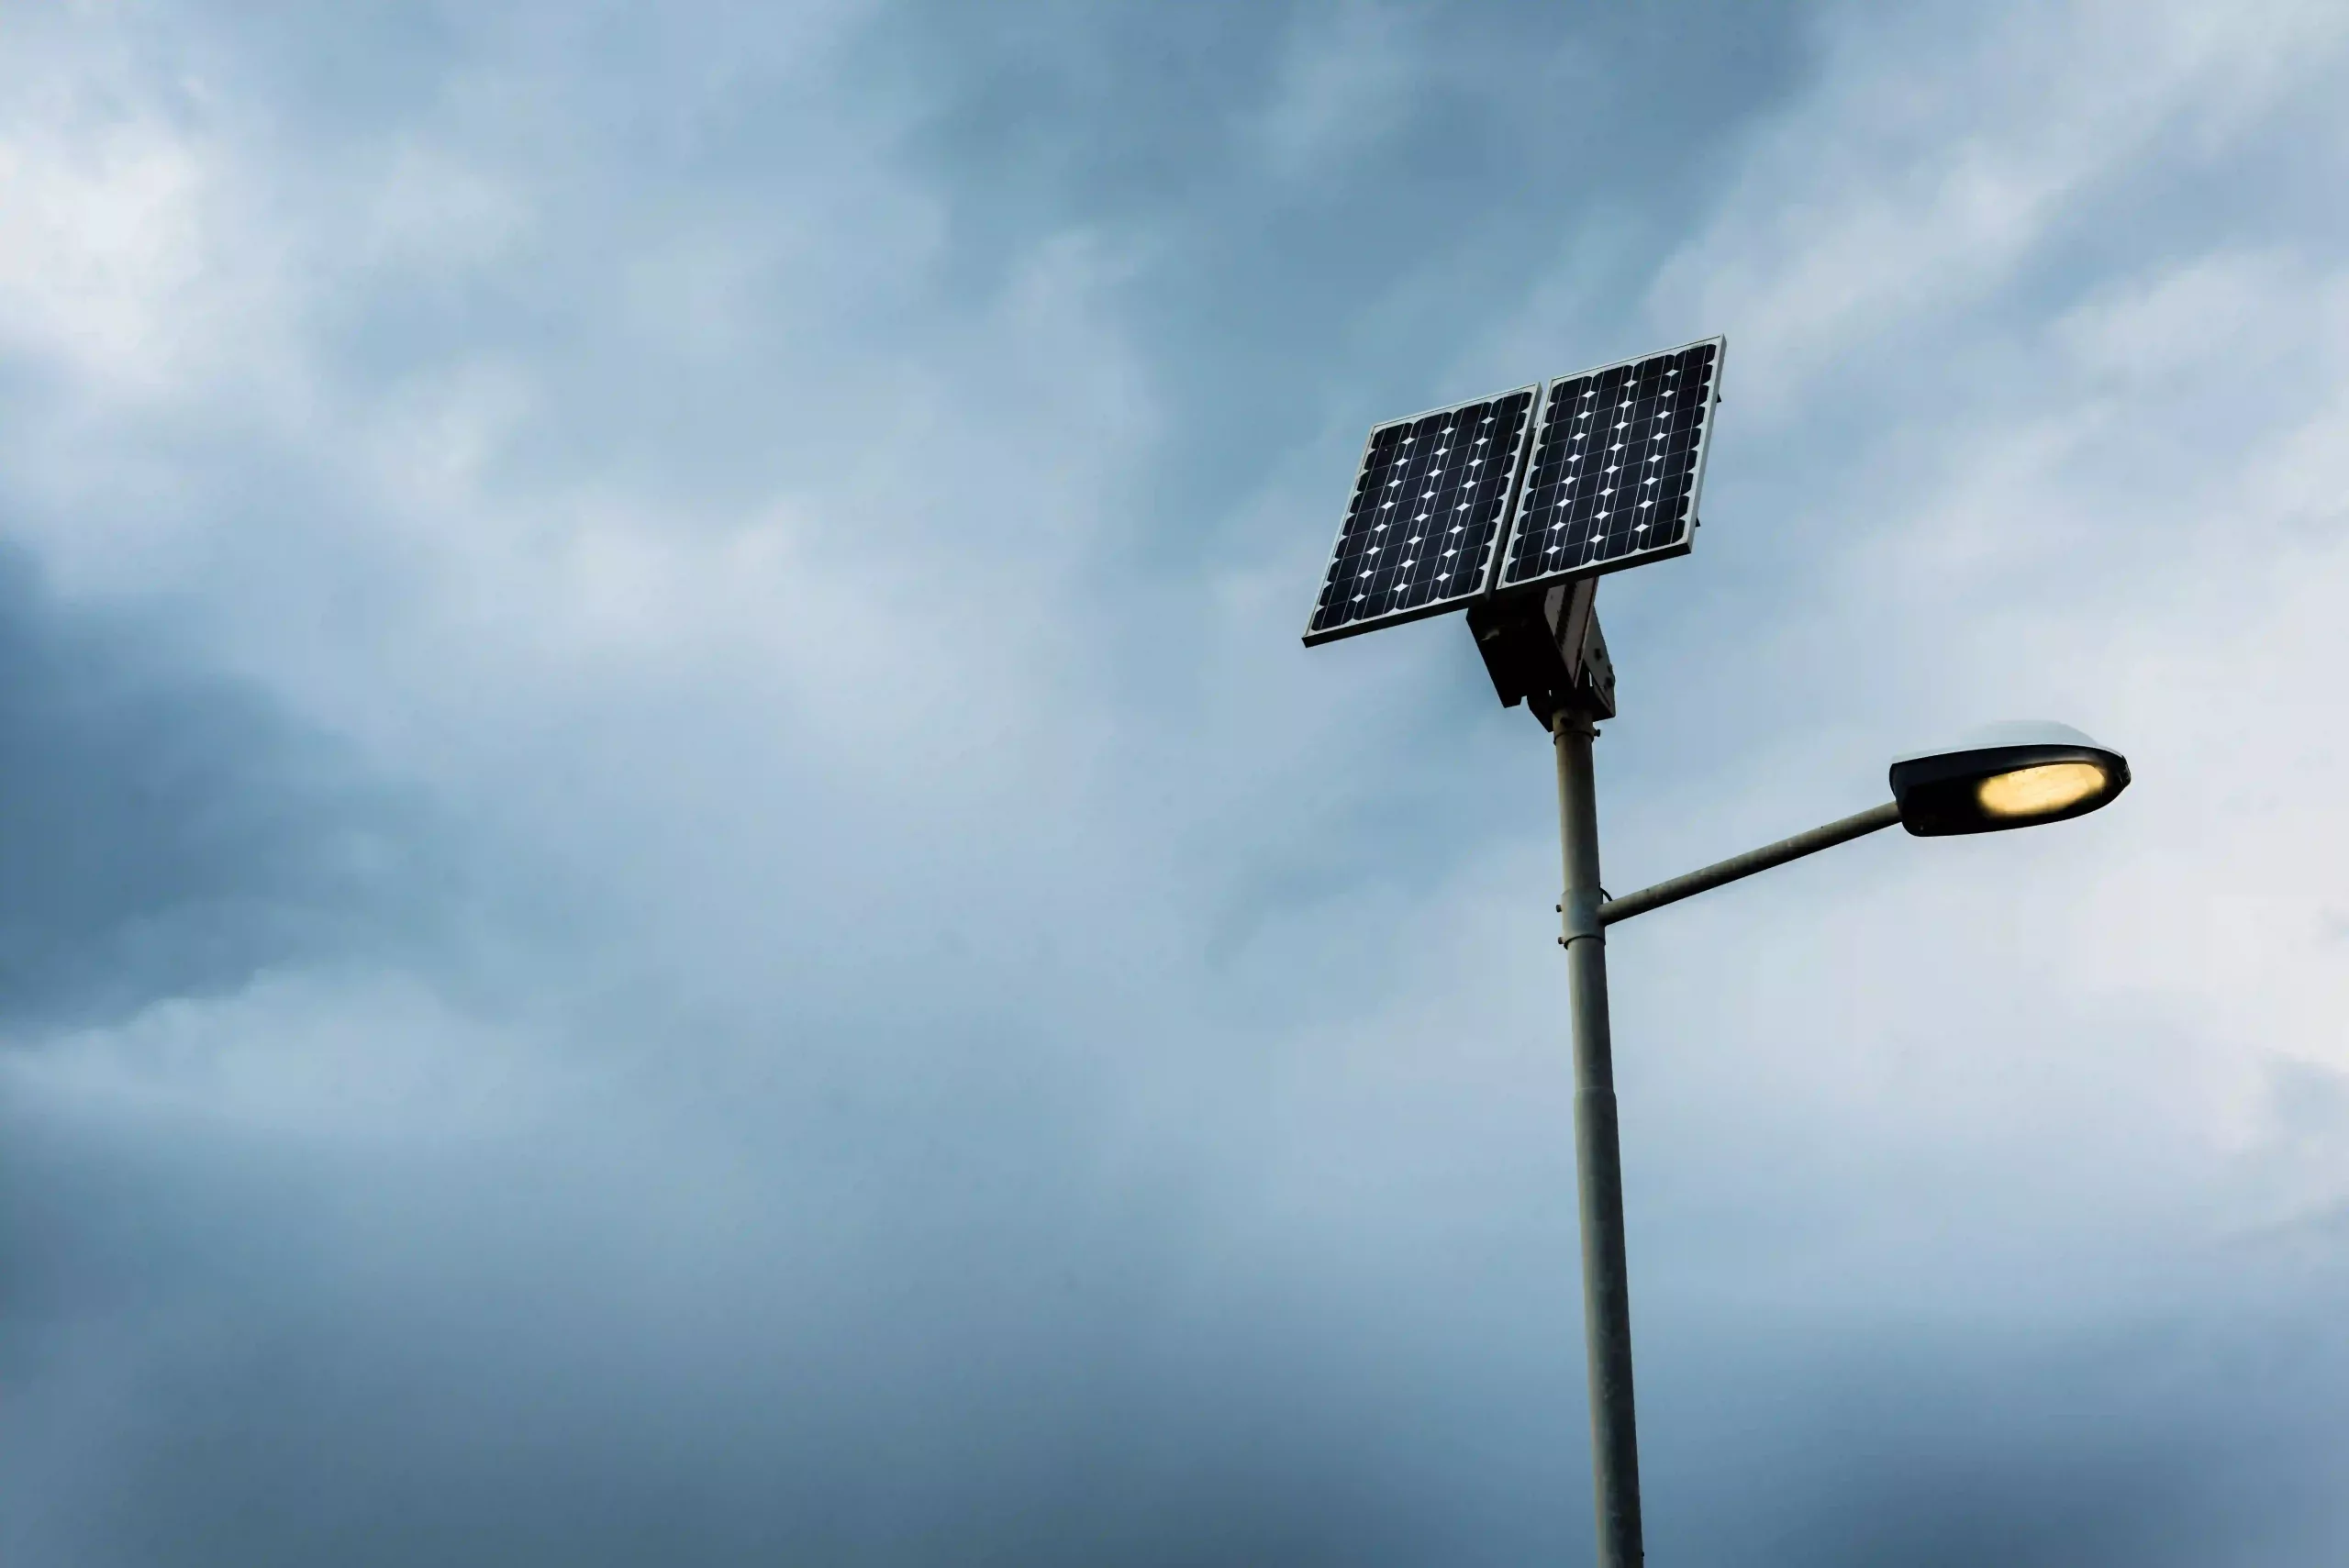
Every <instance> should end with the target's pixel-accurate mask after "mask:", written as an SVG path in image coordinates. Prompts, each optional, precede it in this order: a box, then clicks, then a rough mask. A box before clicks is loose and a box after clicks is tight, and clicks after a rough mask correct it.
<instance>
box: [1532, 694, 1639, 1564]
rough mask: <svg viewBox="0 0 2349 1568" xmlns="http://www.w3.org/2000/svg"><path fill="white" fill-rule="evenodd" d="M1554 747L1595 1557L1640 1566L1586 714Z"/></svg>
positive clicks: (1565, 725) (1572, 712)
mask: <svg viewBox="0 0 2349 1568" xmlns="http://www.w3.org/2000/svg"><path fill="white" fill-rule="evenodd" d="M1550 722H1551V736H1552V739H1553V740H1554V741H1555V742H1556V745H1557V751H1558V828H1559V836H1560V838H1561V840H1563V842H1564V851H1565V868H1566V892H1565V897H1564V899H1562V900H1561V901H1560V904H1559V908H1560V912H1561V913H1562V914H1563V915H1564V917H1565V930H1564V937H1563V939H1562V940H1564V943H1565V949H1566V995H1567V1005H1568V1007H1569V1009H1570V1010H1571V1012H1572V1014H1573V1019H1574V1045H1575V1176H1576V1182H1577V1185H1578V1186H1579V1188H1580V1192H1581V1200H1582V1306H1583V1339H1584V1344H1585V1347H1586V1351H1587V1353H1588V1357H1589V1366H1590V1458H1591V1471H1592V1480H1593V1484H1594V1486H1595V1489H1596V1491H1597V1494H1598V1568H1641V1563H1642V1559H1643V1558H1644V1557H1645V1555H1646V1551H1645V1548H1644V1547H1643V1545H1642V1540H1641V1535H1640V1445H1639V1433H1638V1429H1637V1425H1636V1423H1635V1421H1634V1418H1633V1415H1632V1400H1631V1284H1630V1279H1629V1277H1628V1270H1627V1268H1626V1265H1625V1262H1624V1257H1623V1161H1622V1152H1621V1149H1620V1144H1619V1142H1618V1140H1617V1137H1616V1130H1615V1064H1614V1049H1613V1044H1612V1042H1611V1041H1610V1040H1609V1037H1608V1029H1607V938H1606V933H1605V928H1604V927H1603V925H1602V924H1601V923H1600V921H1599V917H1598V908H1599V905H1600V903H1601V901H1602V895H1601V894H1600V892H1599V887H1598V798H1597V795H1596V792H1595V791H1594V789H1593V787H1592V784H1591V772H1590V743H1591V741H1592V740H1595V739H1596V738H1597V736H1598V728H1597V726H1596V725H1595V724H1594V722H1593V721H1592V717H1591V716H1590V714H1589V713H1588V712H1586V711H1584V710H1582V709H1580V708H1576V707H1573V706H1562V707H1560V708H1559V710H1558V711H1557V712H1556V713H1554V714H1553V715H1552V716H1551V721H1550Z"/></svg>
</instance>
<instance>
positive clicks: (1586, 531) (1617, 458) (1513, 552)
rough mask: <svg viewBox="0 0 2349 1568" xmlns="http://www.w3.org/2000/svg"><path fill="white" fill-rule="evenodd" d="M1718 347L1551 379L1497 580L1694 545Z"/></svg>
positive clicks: (1682, 551) (1706, 344)
mask: <svg viewBox="0 0 2349 1568" xmlns="http://www.w3.org/2000/svg"><path fill="white" fill-rule="evenodd" d="M1722 348H1723V343H1722V340H1721V339H1719V338H1713V339H1707V340H1706V341H1703V342H1699V343H1691V344H1689V345H1688V346H1687V347H1686V348H1681V349H1674V350H1669V351H1667V352H1664V353H1661V354H1651V355H1649V356H1647V357H1646V358H1644V359H1638V360H1626V361H1623V362H1622V363H1620V364H1613V365H1603V366H1601V367H1599V368H1598V369H1597V370H1591V371H1584V372H1582V373H1580V374H1578V375H1570V376H1564V377H1561V378H1559V379H1558V380H1556V381H1553V382H1552V383H1551V384H1550V385H1549V388H1548V394H1547V395H1546V396H1545V397H1544V398H1543V400H1542V423H1541V429H1540V433H1539V435H1538V436H1537V437H1536V439H1535V444H1534V449H1533V458H1532V462H1531V464H1530V465H1529V466H1528V468H1527V471H1526V475H1525V485H1524V488H1523V490H1522V491H1521V492H1520V495H1519V498H1518V502H1517V507H1516V514H1515V517H1514V518H1513V519H1512V527H1511V532H1510V536H1509V544H1508V553H1507V555H1506V556H1505V557H1504V559H1503V560H1502V562H1501V569H1500V572H1499V573H1498V576H1497V579H1496V581H1495V583H1494V587H1495V588H1496V589H1497V590H1516V589H1525V588H1537V587H1541V586H1542V585H1544V584H1550V583H1556V582H1563V581H1565V580H1567V579H1569V578H1575V577H1593V576H1597V575H1598V573H1602V572H1615V571H1620V570H1621V569H1622V568H1624V567H1626V566H1636V565H1639V564H1640V563H1641V562H1645V561H1653V560H1656V559H1659V558H1661V557H1664V556H1671V555H1686V554H1687V552H1688V549H1689V539H1690V535H1691V534H1692V533H1693V532H1694V530H1695V528H1696V526H1697V491H1698V486H1699V485H1700V484H1702V483H1703V480H1704V473H1705V443H1706V438H1707V437H1708V436H1709V434H1710V431H1711V428H1712V418H1711V416H1712V408H1713V403H1714V400H1715V399H1714V395H1715V389H1716V387H1717V385H1718V383H1719V379H1720V356H1721V350H1722Z"/></svg>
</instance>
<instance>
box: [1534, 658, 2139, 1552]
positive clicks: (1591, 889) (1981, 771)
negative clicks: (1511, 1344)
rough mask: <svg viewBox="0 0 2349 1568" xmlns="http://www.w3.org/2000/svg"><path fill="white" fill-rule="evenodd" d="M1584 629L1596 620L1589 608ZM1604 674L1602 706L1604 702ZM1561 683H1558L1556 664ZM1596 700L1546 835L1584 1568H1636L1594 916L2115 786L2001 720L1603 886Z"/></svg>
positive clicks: (2086, 755) (2107, 763)
mask: <svg viewBox="0 0 2349 1568" xmlns="http://www.w3.org/2000/svg"><path fill="white" fill-rule="evenodd" d="M1591 624H1592V627H1593V628H1594V635H1595V628H1596V625H1597V622H1596V618H1595V617H1594V618H1593V619H1592V622H1591ZM1612 676H1613V672H1612V670H1611V668H1610V669H1609V672H1608V685H1607V690H1606V696H1605V703H1606V712H1607V713H1608V715H1609V716H1611V715H1612V712H1613V702H1614V693H1613V680H1612ZM1565 686H1566V689H1567V690H1569V691H1572V689H1573V678H1572V675H1571V673H1568V678H1567V680H1566V682H1565ZM1598 717H1599V712H1598V708H1597V707H1596V706H1594V705H1593V704H1592V703H1591V702H1590V701H1589V700H1587V699H1585V700H1581V701H1577V700H1575V698H1574V697H1573V696H1569V697H1568V698H1567V700H1564V701H1562V702H1560V703H1559V704H1558V706H1556V707H1555V708H1554V709H1553V711H1552V713H1551V716H1550V726H1549V728H1550V732H1551V739H1552V742H1553V745H1554V746H1555V748H1556V750H1557V755H1558V837H1559V840H1560V844H1561V846H1562V848H1563V850H1564V861H1565V895H1564V897H1563V898H1561V899H1560V900H1559V901H1558V911H1559V914H1560V916H1561V917H1562V918H1563V924H1564V929H1563V931H1562V933H1561V935H1560V937H1559V939H1558V940H1560V941H1561V942H1562V943H1563V944H1564V947H1565V950H1566V998H1567V1001H1566V1005H1567V1010H1568V1013H1569V1016H1570V1018H1571V1019H1572V1028H1573V1032H1574V1067H1575V1180H1576V1185H1577V1187H1578V1188H1579V1190H1580V1194H1581V1205H1580V1207H1581V1218H1582V1300H1583V1343H1584V1352H1585V1355H1586V1358H1587V1361H1588V1363H1589V1379H1590V1462H1591V1473H1592V1485H1593V1489H1594V1491H1595V1493H1596V1495H1597V1496H1596V1499H1595V1501H1596V1509H1597V1515H1598V1568H1640V1564H1641V1562H1642V1560H1643V1558H1644V1557H1645V1546H1644V1544H1643V1536H1642V1529H1641V1523H1640V1456H1639V1423H1638V1418H1637V1413H1636V1409H1635V1405H1634V1401H1633V1398H1632V1387H1631V1280H1630V1271H1629V1267H1628V1265H1627V1262H1626V1260H1625V1254H1624V1245H1623V1169H1622V1146H1621V1141H1620V1138H1619V1136H1618V1134H1617V1130H1616V1119H1615V1068H1614V1037H1613V1035H1612V1033H1611V1031H1610V1029H1609V1023H1608V1017H1607V928H1608V927H1609V926H1612V925H1615V924H1617V923H1618V922H1620V921H1623V920H1628V919H1630V918H1631V917H1632V916H1634V915H1642V914H1645V913H1647V912H1648V911H1649V910H1651V909H1657V908H1661V907H1663V906H1664V905H1667V904H1675V903H1677V902H1679V901H1680V900H1681V899H1683V898H1687V897H1690V896H1692V895H1696V894H1698V893H1703V892H1705V891H1707V890H1708V889H1710V888H1715V887H1720V886H1721V885H1722V884H1726V883H1731V882H1736V881H1739V880H1741V879H1742V878H1744V877H1748V876H1752V875H1753V874H1754V873H1757V872H1764V871H1768V870H1769V869H1770V868H1772V867H1773V866H1779V865H1784V864H1785V863H1786V862H1788V861H1791V860H1798V859H1800V858H1801V857H1803V856H1805V855H1811V854H1816V853H1818V852H1819V851H1821V850H1826V849H1832V848H1833V847H1834V846H1835V845H1837V844H1842V843H1848V842H1850V841H1851V840H1854V839H1857V838H1861V837H1864V836H1865V835H1866V834H1869V833H1873V832H1876V831H1877V830H1878V829H1879V828H1889V827H1891V826H1892V825H1893V824H1894V823H1896V822H1898V823H1902V824H1903V825H1904V826H1906V827H1907V828H1908V829H1909V832H1911V833H1912V834H1915V835H1917V836H1919V837H1927V838H1933V837H1943V836H1947V835H1951V834H1959V833H1994V832H2001V831H2005V830H2007V829H2009V828H2029V827H2035V826H2037V825H2038V824H2040V823H2043V822H2054V821H2061V820H2063V819H2064V818H2065V817H2077V816H2081V815H2083V814H2085V813H2087V812H2090V811H2094V810H2096V809H2097V808H2098V807H2099V806H2104V805H2107V804H2108V803H2110V801H2111V800H2112V798H2113V797H2114V796H2115V795H2119V794H2120V793H2121V791H2122V790H2123V789H2126V788H2127V787H2128V784H2129V764H2128V762H2127V761H2126V760H2125V759H2124V758H2122V757H2121V754H2120V753H2119V752H2117V751H2110V750H2108V749H2106V748H2104V747H2101V746H2099V745H2097V744H2096V742H2094V741H2092V740H2089V739H2088V738H2087V736H2085V735H2082V734H2081V733H2080V732H2079V731H2077V730H2076V729H2072V728H2068V727H2066V726H2063V725H2056V724H2019V725H2001V726H1998V727H1995V728H1993V729H1992V730H1990V731H1988V732H1987V733H1985V734H1982V735H1979V736H1976V737H1975V738H1974V739H1973V740H1970V741H1968V742H1966V743H1964V744H1961V745H1959V746H1957V747H1954V748H1952V749H1950V750H1947V751H1929V752H1923V753H1920V754H1919V755H1916V756H1912V757H1904V758H1902V759H1901V760H1900V761H1898V762H1895V763H1894V764H1893V765H1892V787H1893V794H1894V798H1893V799H1891V800H1889V801H1887V802H1886V803H1885V804H1884V805H1882V806H1872V807H1870V808H1869V809H1867V810H1865V811H1862V812H1857V813H1854V815H1852V816H1850V817H1842V818H1841V819H1839V820H1837V821H1834V822H1830V823H1828V824H1827V825H1826V826H1824V827H1821V828H1812V829H1811V830H1810V831H1809V832H1807V833H1798V834H1796V835H1795V836H1793V837H1792V838H1787V839H1781V840H1778V841H1777V842H1776V843H1775V844H1768V845H1765V846H1764V847H1763V848H1761V849H1758V850H1753V851H1748V852H1747V853H1745V854H1742V855H1733V856H1731V858H1730V859H1728V860H1725V861H1720V862H1716V863H1715V864H1713V865H1709V866H1706V867H1704V868H1703V869H1701V870H1698V871H1693V872H1690V873H1687V875H1685V876H1676V877H1674V878H1672V879H1671V880H1670V881H1668V882H1661V883H1658V884H1655V885H1654V886H1653V887H1646V888H1642V889H1641V890H1640V891H1639V892H1637V893H1632V894H1627V895H1624V896H1623V897H1621V898H1609V897H1608V896H1607V895H1606V893H1605V891H1604V890H1603V888H1602V887H1601V886H1600V884H1599V877H1598V792H1597V790H1596V788H1595V787H1594V785H1593V782H1592V775H1591V765H1590V743H1591V741H1592V740H1595V739H1597V737H1598V723H1597V720H1598Z"/></svg>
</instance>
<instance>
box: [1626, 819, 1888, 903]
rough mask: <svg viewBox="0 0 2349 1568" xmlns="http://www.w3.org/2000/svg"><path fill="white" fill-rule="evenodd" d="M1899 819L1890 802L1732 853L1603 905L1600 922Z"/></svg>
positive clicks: (1702, 889) (1749, 873) (1731, 879)
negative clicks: (1822, 825) (1758, 847)
mask: <svg viewBox="0 0 2349 1568" xmlns="http://www.w3.org/2000/svg"><path fill="white" fill-rule="evenodd" d="M1899 820H1900V806H1899V805H1898V803H1897V802H1894V801H1889V800H1887V801H1886V802H1885V803H1884V804H1883V805H1882V806H1871V807H1869V808H1868V809H1867V810H1865V811H1863V812H1860V813H1858V814H1857V815H1855V816H1852V817H1844V818H1842V820H1841V821H1837V822H1830V823H1829V824H1827V826H1825V827H1824V828H1812V829H1811V830H1810V831H1809V832H1808V833H1798V834H1796V835H1795V836H1794V837H1793V838H1791V839H1781V840H1778V841H1777V842H1776V843H1775V844H1765V845H1764V846H1763V847H1762V848H1760V849H1758V850H1748V851H1746V852H1745V853H1743V854H1742V855H1731V857H1730V858H1729V859H1727V860H1725V861H1720V862H1716V863H1714V864H1712V865H1709V866H1707V867H1706V868H1705V869H1704V870H1702V871H1692V872H1690V873H1688V874H1687V875H1686V876H1675V877H1674V878H1673V879H1672V880H1671V881H1670V882H1659V883H1657V884H1655V885H1654V886H1653V887H1642V889H1640V890H1639V891H1638V892H1637V893H1627V894H1625V895H1623V896H1622V897H1620V898H1610V899H1609V900H1608V901H1607V902H1606V903H1604V904H1601V905H1600V906H1598V923H1599V924H1600V925H1602V926H1611V925H1613V924H1614V923H1615V922H1616V921H1618V920H1628V919H1630V918H1631V917H1632V916H1634V915H1644V914H1646V913H1647V912H1648V911H1649V910H1651V909H1660V908H1662V907H1663V906H1665V905H1666V904H1677V903H1678V902H1680V900H1682V899H1683V898H1687V897H1689V896H1691V895H1696V894H1699V893H1703V892H1706V891H1707V890H1709V889H1710V888H1715V887H1719V886H1720V885H1721V884H1723V883H1725V882H1735V881H1737V880H1738V879H1739V878H1740V877H1747V876H1752V875H1753V873H1755V872H1757V871H1768V870H1769V869H1770V868H1771V867H1772V866H1782V865H1784V864H1786V863H1787V862H1788V861H1798V860H1800V859H1802V857H1803V856H1805V855H1815V854H1817V853H1818V852H1819V851H1821V850H1831V849H1833V848H1834V847H1835V846H1836V845H1838V844H1842V843H1846V842H1849V841H1850V840H1854V839H1857V838H1862V837H1864V836H1865V835H1866V834H1869V833H1873V832H1876V830H1877V829H1878V828H1889V827H1891V826H1892V825H1893V824H1894V823H1895V822H1898V821H1899Z"/></svg>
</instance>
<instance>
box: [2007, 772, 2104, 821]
mask: <svg viewBox="0 0 2349 1568" xmlns="http://www.w3.org/2000/svg"><path fill="white" fill-rule="evenodd" d="M2106 782H2107V781H2106V779H2105V773H2104V770H2103V769H2102V768H2099V767H2098V766H2097V765H2096V764H2095V763H2094V762H2044V763H2042V764H2041V765H2040V766H2038V767H2035V768H2017V769H2016V770H2015V771H2014V772H2013V773H1993V774H1992V775H1991V776H1990V777H1988V778H1987V779H1984V780H1983V781H1982V782H1981V784H1978V785H1976V788H1975V792H1974V798H1975V799H1976V801H1977V802H1978V803H1980V805H1981V807H1982V809H1983V810H1984V811H1985V812H1987V814H1988V815H1990V816H1992V817H2049V816H2053V815H2054V813H2056V812H2058V811H2062V810H2065V809H2066V808H2067V807H2070V806H2077V805H2078V804H2079V803H2080V802H2082V801H2084V800H2087V798H2089V797H2090V796H2091V795H2101V794H2103V793H2104V787H2105V784H2106Z"/></svg>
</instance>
